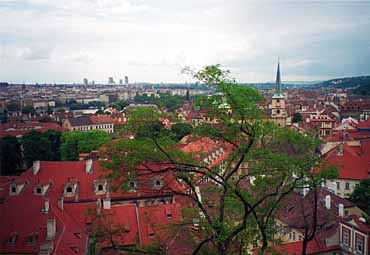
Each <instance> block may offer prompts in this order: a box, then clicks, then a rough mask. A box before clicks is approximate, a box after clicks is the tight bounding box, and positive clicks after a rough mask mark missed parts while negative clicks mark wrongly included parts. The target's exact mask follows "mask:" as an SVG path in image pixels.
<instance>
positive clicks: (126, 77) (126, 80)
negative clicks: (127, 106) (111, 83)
mask: <svg viewBox="0 0 370 255" xmlns="http://www.w3.org/2000/svg"><path fill="white" fill-rule="evenodd" d="M125 85H126V86H128V76H125Z"/></svg>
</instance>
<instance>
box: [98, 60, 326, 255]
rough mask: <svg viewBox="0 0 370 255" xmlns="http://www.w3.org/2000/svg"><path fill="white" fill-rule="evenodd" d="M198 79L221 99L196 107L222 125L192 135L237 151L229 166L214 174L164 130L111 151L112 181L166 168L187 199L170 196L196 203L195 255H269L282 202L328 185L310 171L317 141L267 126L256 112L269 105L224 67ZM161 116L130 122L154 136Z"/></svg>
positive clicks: (204, 71)
mask: <svg viewBox="0 0 370 255" xmlns="http://www.w3.org/2000/svg"><path fill="white" fill-rule="evenodd" d="M193 76H194V77H195V78H196V79H198V80H200V81H201V82H203V83H205V84H206V85H209V86H213V87H214V89H215V90H216V92H217V93H215V95H213V96H203V97H200V98H198V100H197V103H198V104H199V105H198V106H199V107H200V108H202V109H206V110H207V117H209V118H212V119H217V120H218V121H217V124H213V123H203V124H201V125H200V127H199V128H197V129H195V130H194V131H193V135H198V136H208V137H210V138H212V139H214V140H216V141H217V142H219V143H220V144H227V145H228V146H231V147H232V148H233V149H232V151H231V154H230V155H229V157H228V158H227V159H225V162H224V164H222V165H220V166H217V167H210V166H209V165H208V164H207V163H205V162H204V161H202V160H199V159H197V158H196V157H194V155H193V154H192V153H185V152H183V151H181V150H180V149H179V146H176V141H175V140H174V139H173V137H171V135H169V134H168V133H165V132H162V131H164V130H163V129H159V131H158V132H157V133H155V135H148V136H137V137H136V138H135V139H126V140H120V141H116V142H115V143H112V144H110V145H109V146H108V147H109V148H108V149H106V150H105V154H104V157H107V158H110V159H111V160H110V161H106V162H104V163H102V164H103V166H104V167H106V168H109V169H112V170H113V172H112V173H111V174H110V177H111V178H114V179H117V177H119V176H127V175H129V177H130V176H140V175H143V174H145V173H142V172H141V171H140V169H142V167H143V165H144V167H145V169H146V170H148V171H149V173H150V174H152V173H153V172H154V171H156V170H155V169H152V168H151V167H150V165H149V166H148V164H146V163H145V162H152V164H153V165H155V166H158V165H162V166H163V168H164V169H163V170H161V173H166V172H167V173H171V174H173V175H175V177H176V179H177V180H179V181H180V182H181V183H182V185H183V187H186V189H187V191H188V192H181V191H178V190H172V191H173V192H174V193H175V194H176V195H181V196H184V197H186V198H188V199H189V200H191V201H192V205H193V206H194V208H192V209H191V210H194V213H193V215H201V216H199V217H198V220H199V224H200V225H201V228H200V229H202V230H203V231H202V239H200V240H199V238H200V237H199V236H198V237H197V240H194V241H195V246H194V252H193V254H198V253H201V252H204V251H205V250H208V251H210V252H211V253H212V254H227V253H228V254H231V253H232V252H231V251H233V252H235V251H236V250H238V251H239V252H240V253H242V252H243V251H244V249H245V247H247V246H248V245H250V244H252V242H254V241H261V243H262V246H261V254H263V253H264V252H265V251H266V249H267V248H268V242H269V241H270V240H271V239H272V237H273V235H272V233H273V231H272V230H271V226H272V224H273V219H274V214H275V212H276V209H277V208H279V206H280V203H281V201H282V199H283V198H284V197H285V196H287V195H288V194H289V193H291V192H293V190H295V189H297V188H300V187H305V186H307V185H310V186H312V185H311V184H312V183H313V182H314V183H315V184H316V183H320V182H321V181H322V178H323V177H325V175H324V174H322V176H320V177H313V178H308V176H310V175H311V169H313V168H316V167H319V163H320V162H319V156H318V155H317V154H316V153H315V151H316V148H317V146H318V145H319V141H318V140H316V139H314V138H311V137H309V136H305V135H302V134H300V133H298V132H295V131H293V130H289V129H282V128H279V127H278V126H277V125H275V124H274V123H272V122H270V121H267V120H264V119H263V118H262V115H263V112H262V111H261V110H260V109H259V108H258V103H259V102H260V101H261V100H262V99H263V97H262V96H261V95H260V93H259V92H257V91H256V90H255V89H253V88H249V87H245V86H241V85H239V84H238V83H236V81H235V80H234V79H232V78H230V77H229V72H228V71H223V70H222V69H220V66H219V65H213V66H207V67H205V68H204V69H202V70H200V71H199V72H195V73H193ZM225 105H227V106H228V107H225ZM157 114H160V113H158V112H157V113H153V112H149V111H148V109H142V112H141V113H140V114H138V115H136V116H131V119H130V122H131V123H132V124H134V125H132V127H133V128H134V130H139V129H140V128H142V127H143V128H146V129H148V128H149V129H150V127H151V125H152V124H153V122H154V121H155V120H156V119H158V116H157ZM144 163H145V164H144ZM122 169H124V170H122ZM323 173H325V171H323ZM195 177H197V178H195ZM202 177H204V178H207V179H208V180H210V181H211V182H209V185H210V186H211V187H210V188H207V189H202V190H200V184H199V178H202ZM126 179H127V180H129V179H130V178H126ZM252 180H254V181H252ZM250 183H253V184H250ZM122 187H125V185H124V184H122ZM250 233H255V234H253V235H251V234H250ZM241 243H242V244H243V245H241Z"/></svg>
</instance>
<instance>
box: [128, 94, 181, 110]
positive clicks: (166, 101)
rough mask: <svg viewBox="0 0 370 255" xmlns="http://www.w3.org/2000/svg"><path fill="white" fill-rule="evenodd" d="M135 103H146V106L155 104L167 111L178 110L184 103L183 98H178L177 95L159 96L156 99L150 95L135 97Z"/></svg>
mask: <svg viewBox="0 0 370 255" xmlns="http://www.w3.org/2000/svg"><path fill="white" fill-rule="evenodd" d="M134 101H135V102H138V103H147V104H155V105H157V106H158V107H160V108H162V107H166V108H167V109H168V110H169V111H172V110H175V109H177V108H179V107H180V106H181V105H182V104H183V103H184V101H185V97H182V96H178V95H174V96H172V95H169V94H159V96H158V97H156V96H154V95H151V96H148V95H146V94H144V95H137V96H135V98H134Z"/></svg>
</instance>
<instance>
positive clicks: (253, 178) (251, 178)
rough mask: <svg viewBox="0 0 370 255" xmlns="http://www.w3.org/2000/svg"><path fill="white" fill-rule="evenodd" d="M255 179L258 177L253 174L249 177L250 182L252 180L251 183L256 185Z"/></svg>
mask: <svg viewBox="0 0 370 255" xmlns="http://www.w3.org/2000/svg"><path fill="white" fill-rule="evenodd" d="M255 180H256V177H254V176H251V177H250V178H249V182H250V184H252V185H254V181H255Z"/></svg>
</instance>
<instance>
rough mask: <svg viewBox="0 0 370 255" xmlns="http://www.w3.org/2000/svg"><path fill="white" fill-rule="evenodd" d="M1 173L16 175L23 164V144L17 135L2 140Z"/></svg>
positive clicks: (0, 151)
mask: <svg viewBox="0 0 370 255" xmlns="http://www.w3.org/2000/svg"><path fill="white" fill-rule="evenodd" d="M0 166H1V169H0V174H1V175H15V174H16V173H17V170H18V169H19V168H21V166H22V154H21V144H20V143H19V141H18V139H17V138H16V137H15V136H5V137H3V138H2V139H1V140H0Z"/></svg>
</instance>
